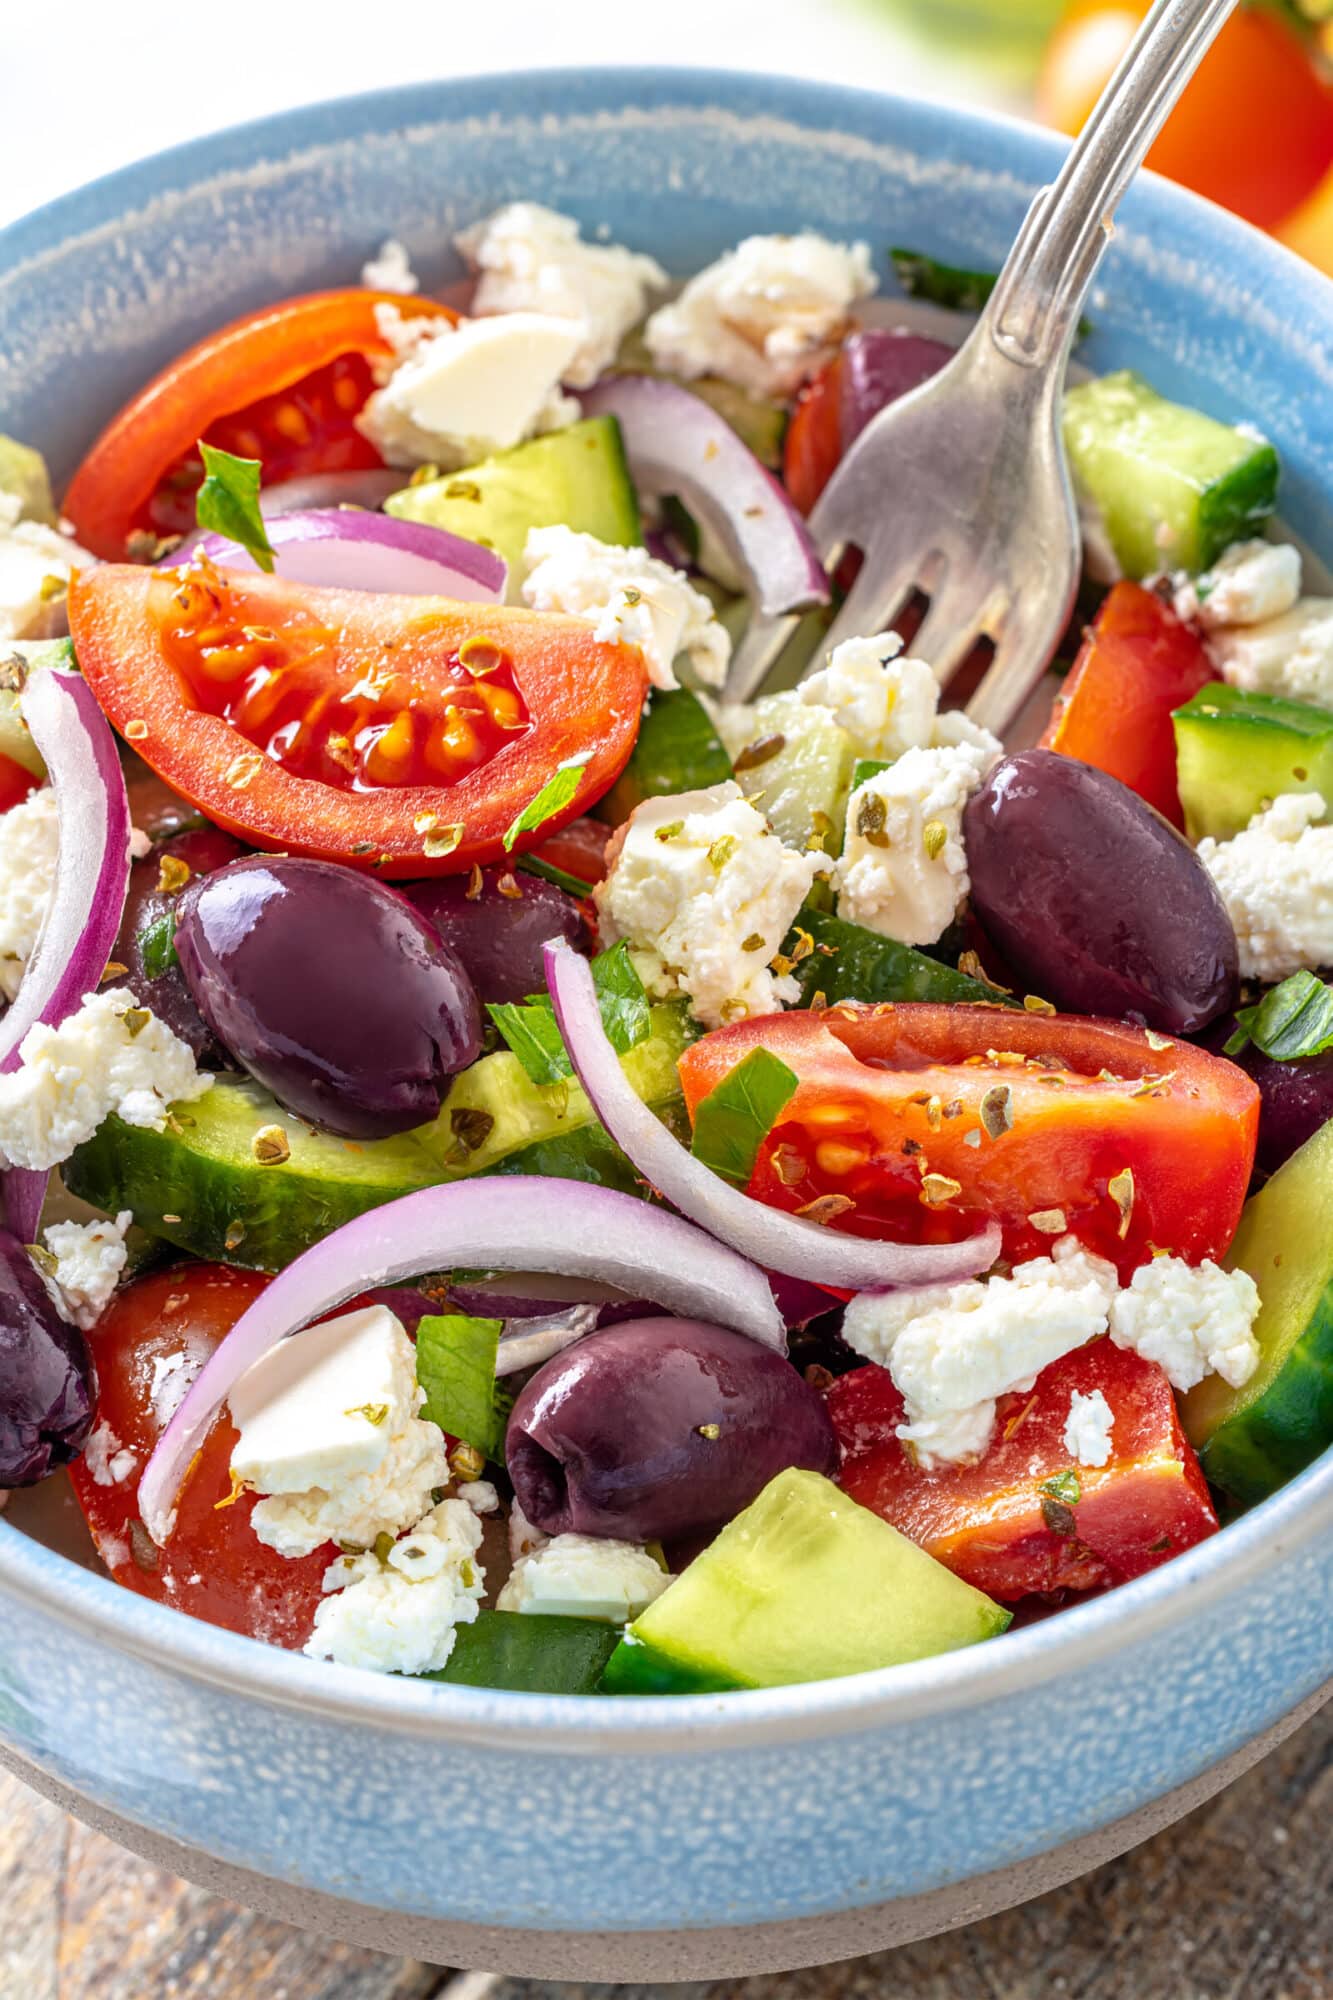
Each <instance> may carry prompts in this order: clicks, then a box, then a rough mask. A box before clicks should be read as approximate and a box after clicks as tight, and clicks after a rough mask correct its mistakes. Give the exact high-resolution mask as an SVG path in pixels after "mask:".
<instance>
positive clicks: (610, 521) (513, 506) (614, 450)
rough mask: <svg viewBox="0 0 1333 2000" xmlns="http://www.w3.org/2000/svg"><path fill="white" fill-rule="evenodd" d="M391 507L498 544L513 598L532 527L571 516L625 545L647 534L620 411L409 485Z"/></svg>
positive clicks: (589, 531)
mask: <svg viewBox="0 0 1333 2000" xmlns="http://www.w3.org/2000/svg"><path fill="white" fill-rule="evenodd" d="M384 511H385V513H386V514H396V515H397V516H398V517H399V519H400V520H403V521H425V522H426V523H427V524H428V526H430V527H432V528H447V529H448V531H449V533H450V534H452V535H462V536H463V537H464V538H465V539H466V540H467V541H470V542H481V543H482V544H483V545H484V546H485V547H486V548H491V549H495V550H496V551H497V552H498V554H500V555H502V556H503V557H504V559H505V561H506V562H507V563H508V565H509V589H508V592H507V595H508V599H509V602H510V603H511V604H516V603H518V602H519V601H520V598H519V585H520V583H521V582H522V578H523V549H524V546H525V544H526V542H527V539H528V530H529V529H530V528H551V527H556V526H558V525H559V524H561V523H563V524H564V525H565V526H566V527H569V528H575V529H577V530H578V531H579V532H580V533H581V534H586V535H596V537H597V539H598V541H600V542H616V543H619V544H621V545H622V546H629V545H631V544H633V543H637V542H640V541H642V539H643V534H642V530H641V528H640V524H639V502H638V497H637V495H636V494H635V491H634V482H633V481H632V480H631V478H630V476H629V467H628V465H627V464H626V462H625V447H624V444H623V442H622V440H621V436H620V426H619V424H618V423H617V422H616V420H615V418H614V417H587V418H585V419H584V420H583V422H582V423H577V424H570V425H569V426H568V428H567V429H565V430H562V431H551V432H549V433H548V434H547V435H546V436H545V437H537V438H532V439H530V440H529V442H528V443H527V444H517V445H515V446H514V447H513V448H512V450H510V451H501V452H497V453H496V454H495V456H494V458H485V459H483V460H482V461H481V463H480V465H469V466H467V467H466V468H465V469H464V470H463V471H461V472H450V473H447V474H446V475H445V476H444V477H443V478H440V479H427V480H423V481H422V483H421V484H420V485H419V486H405V487H404V488H403V489H402V491H401V492H400V493H391V494H390V495H389V498H388V499H387V500H386V501H385V503H384Z"/></svg>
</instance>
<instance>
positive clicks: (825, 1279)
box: [543, 938, 1000, 1292]
mask: <svg viewBox="0 0 1333 2000" xmlns="http://www.w3.org/2000/svg"><path fill="white" fill-rule="evenodd" d="M543 956H544V958H545V961H546V983H547V986H548V987H549V988H550V992H551V1000H552V1002H553V1004H554V1006H555V1018H556V1021H557V1023H558V1024H559V1028H560V1033H561V1035H562V1036H563V1037H564V1042H565V1047H566V1049H567V1050H568V1051H569V1059H570V1061H571V1062H572V1063H573V1065H574V1070H575V1073H576V1075H577V1076H578V1079H579V1082H580V1083H581V1084H582V1085H583V1088H584V1089H585V1090H586V1091H587V1093H588V1099H589V1102H590V1103H591V1105H592V1108H593V1110H594V1111H595V1112H596V1113H597V1116H598V1118H599V1119H600V1120H601V1122H602V1124H603V1125H604V1126H605V1127H606V1129H607V1131H608V1132H609V1133H610V1134H611V1137H612V1138H613V1139H614V1140H615V1142H616V1144H617V1145H618V1146H619V1147H620V1149H621V1151H622V1152H623V1153H624V1154H625V1155H626V1156H627V1158H628V1159H629V1160H631V1161H632V1162H633V1164H634V1165H635V1166H636V1167H637V1168H638V1170H639V1172H640V1173H641V1174H642V1175H643V1177H644V1179H645V1180H647V1181H648V1182H649V1183H650V1184H651V1186H653V1187H654V1188H656V1190H657V1192H658V1193H659V1194H660V1195H661V1196H662V1197H663V1198H664V1199H665V1200H666V1201H669V1202H670V1203H671V1205H672V1207H673V1208H678V1209H679V1210H680V1212H681V1214H682V1215H687V1216H688V1217H689V1218H690V1220H691V1222H697V1223H698V1224H699V1226H700V1227H701V1228H702V1229H707V1230H709V1231H711V1233H712V1234H713V1235H714V1236H716V1237H717V1238H718V1239H719V1240H720V1241H721V1242H723V1243H727V1244H730V1246H731V1248H732V1249H733V1250H737V1251H739V1252H740V1254H741V1255H742V1256H743V1257H747V1258H749V1259H750V1260H751V1262H752V1263H755V1264H759V1265H761V1266H763V1267H764V1268H765V1269H766V1270H769V1271H777V1272H782V1273H784V1274H786V1275H787V1276H790V1277H797V1278H805V1279H807V1280H809V1281H810V1282H812V1283H814V1284H817V1285H837V1286H839V1287H840V1288H842V1289H844V1290H847V1291H857V1292H876V1291H887V1290H889V1289H890V1288H891V1287H894V1288H896V1287H898V1286H901V1285H926V1284H952V1283H954V1282H955V1281H956V1280H958V1279H960V1278H970V1277H972V1276H973V1275H974V1274H975V1273H976V1272H977V1271H984V1270H985V1268H986V1266H987V1265H988V1264H992V1263H993V1262H994V1261H995V1258H996V1257H997V1255H998V1254H999V1249H1000V1231H999V1228H998V1227H997V1226H996V1224H994V1223H992V1224H990V1226H989V1227H988V1228H986V1229H984V1230H982V1231H981V1232H980V1234H978V1235H976V1236H970V1237H968V1238H966V1239H965V1241H963V1242H962V1243H885V1242H877V1241H872V1240H870V1239H868V1238H866V1237H863V1236H844V1235H841V1234H840V1233H839V1232H838V1231H837V1230H835V1229H828V1228H825V1227H824V1226H823V1225H822V1224H820V1223H817V1222H807V1221H805V1220H804V1219H803V1218H802V1217H801V1216H798V1215H787V1214H784V1213H783V1212H782V1211H781V1210H780V1209H776V1208H767V1207H765V1205H764V1203H763V1202H761V1201H754V1200H752V1199H751V1197H750V1196H749V1195H747V1194H742V1193H741V1191H740V1189H739V1188H734V1187H731V1186H729V1185H728V1183H727V1182H726V1181H724V1180H721V1179H719V1177H718V1176H717V1175H716V1174H715V1173H713V1172H712V1171H711V1169H710V1168H708V1167H706V1166H704V1165H703V1164H702V1162H700V1161H699V1160H696V1159H695V1158H694V1156H693V1154H691V1153H690V1152H689V1151H688V1150H687V1149H686V1147H684V1146H682V1145H681V1143H680V1141H679V1140H678V1139H675V1138H673V1137H672V1135H671V1133H670V1132H668V1131H667V1129H666V1127H665V1125H663V1124H662V1122H661V1121H660V1119H658V1118H657V1117H656V1116H655V1114H654V1113H653V1112H652V1111H651V1110H650V1109H649V1108H648V1106H647V1105H646V1104H645V1103H644V1102H643V1101H642V1099H641V1098H639V1097H638V1096H636V1095H635V1092H634V1090H633V1087H632V1086H631V1085H630V1083H629V1082H628V1081H627V1079H626V1077H625V1073H624V1071H623V1070H622V1069H621V1067H620V1058H619V1057H618V1056H617V1054H616V1052H615V1050H614V1049H613V1048H612V1046H611V1044H610V1042H609V1041H608V1040H607V1037H606V1030H605V1029H604V1028H603V1026H602V1015H601V1009H600V1007H599V1005H598V1002H597V989H596V987H595V986H594V985H593V980H592V974H591V972H590V971H589V970H588V964H587V960H586V959H583V958H580V956H579V955H578V953H577V952H576V951H572V950H571V949H570V947H569V946H568V945H567V944H566V943H565V941H564V939H563V938H553V939H552V940H551V942H550V943H549V944H548V945H547V946H546V947H545V949H544V953H543Z"/></svg>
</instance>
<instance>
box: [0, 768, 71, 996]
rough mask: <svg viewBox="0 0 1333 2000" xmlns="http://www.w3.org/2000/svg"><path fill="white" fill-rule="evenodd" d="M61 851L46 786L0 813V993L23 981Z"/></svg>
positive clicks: (52, 799) (52, 803)
mask: <svg viewBox="0 0 1333 2000" xmlns="http://www.w3.org/2000/svg"><path fill="white" fill-rule="evenodd" d="M59 852H60V826H59V822H58V820H57V818H56V795H55V793H54V792H53V791H52V790H51V788H50V786H49V785H46V786H43V788H42V789H41V791H37V792H30V793H29V794H28V796H27V798H26V799H23V800H21V801H20V803H19V804H18V805H16V806H11V807H10V808H9V811H8V812H6V813H0V993H2V994H3V995H4V997H5V999H6V1000H12V999H13V998H14V995H15V994H16V993H17V992H18V990H19V987H20V985H21V984H22V981H23V974H24V970H25V968H26V967H27V963H28V960H29V959H30V958H31V957H32V953H33V947H34V946H35V945H36V943H37V933H38V932H39V931H40V930H41V927H42V919H43V917H45V915H46V906H47V904H48V903H49V902H50V900H51V891H52V889H53V888H54V887H55V879H56V862H57V859H58V857H59Z"/></svg>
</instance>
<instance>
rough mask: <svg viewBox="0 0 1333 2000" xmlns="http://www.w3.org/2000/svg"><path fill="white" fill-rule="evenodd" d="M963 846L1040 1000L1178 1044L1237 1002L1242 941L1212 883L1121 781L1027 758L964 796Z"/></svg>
mask: <svg viewBox="0 0 1333 2000" xmlns="http://www.w3.org/2000/svg"><path fill="white" fill-rule="evenodd" d="M963 839H964V844H965V846H966V848H967V865H968V871H969V873H970V875H971V877H972V906H973V909H974V910H975V911H976V914H977V916H978V918H979V919H980V921H981V924H982V927H983V929H984V930H985V931H986V932H987V934H988V935H989V937H990V938H991V939H992V940H993V941H994V943H995V945H996V946H997V948H998V949H999V950H1000V952H1002V953H1003V955H1004V957H1005V958H1006V959H1007V960H1008V961H1009V963H1010V964H1011V965H1012V966H1013V968H1014V970H1015V971H1016V972H1017V973H1018V974H1019V975H1020V977H1021V979H1022V980H1023V981H1024V983H1025V984H1026V985H1027V986H1028V987H1029V988H1030V989H1031V990H1032V992H1034V993H1038V994H1041V995H1043V996H1044V997H1045V998H1046V999H1047V1000H1052V1001H1054V1003H1055V1005H1056V1006H1057V1007H1059V1008H1061V1009H1063V1010H1064V1011H1065V1012H1067V1013H1072V1014H1107V1015H1112V1016H1115V1015H1123V1016H1126V1017H1128V1018H1129V1019H1130V1020H1134V1021H1142V1022H1145V1023H1146V1024H1147V1025H1148V1026H1149V1027H1151V1028H1161V1029H1164V1030H1165V1031H1166V1032H1167V1033H1169V1034H1176V1035H1188V1034H1193V1033H1195V1032H1196V1031H1197V1030H1198V1029H1200V1028H1202V1027H1205V1026H1206V1025H1207V1023H1208V1022H1209V1021H1212V1020H1214V1019H1215V1018H1216V1017H1217V1015H1218V1014H1220V1013H1221V1012H1222V1011H1223V1009H1224V1008H1226V1007H1228V1006H1229V1005H1230V1004H1231V1001H1232V999H1233V997H1234V995H1235V991H1236V938H1235V933H1234V932H1233V931H1232V928H1231V920H1230V918H1229V917H1228V916H1227V913H1226V910H1225V908H1224V906H1223V903H1222V899H1221V897H1220V896H1219V895H1218V893H1217V890H1216V888H1215V887H1214V885H1213V881H1212V877H1211V876H1210V875H1209V873H1208V871H1207V869H1206V868H1205V867H1204V865H1203V863H1202V862H1201V861H1200V860H1199V858H1198V856H1197V855H1196V854H1195V852H1194V849H1193V848H1192V847H1191V846H1190V845H1189V842H1188V841H1186V840H1185V839H1183V838H1182V836H1181V835H1180V834H1178V833H1177V832H1176V830H1175V828H1174V827H1172V826H1168V824H1167V822H1166V821H1165V820H1164V819H1163V818H1162V816H1161V814H1160V813H1157V812H1154V811H1153V809H1152V807H1151V806H1149V805H1145V804H1144V802H1143V800H1142V799H1141V798H1139V796H1138V795H1137V793H1135V792H1131V791H1130V789H1129V787H1128V785H1122V784H1121V782H1120V780H1119V779H1118V778H1113V777H1111V776H1110V775H1109V773H1107V772H1106V771H1097V770H1094V769H1093V767H1092V765H1091V764H1081V763H1079V762H1078V760H1077V759H1076V758H1073V757H1062V756H1060V755H1059V754H1058V753H1057V752H1056V751H1054V750H1022V751H1020V752H1019V753H1018V755H1017V756H1014V757H1005V758H1002V759H1001V761H1000V762H999V763H998V764H997V765H996V766H995V769H994V770H993V771H992V772H991V774H990V776H989V777H988V778H987V780H986V782H985V784H984V785H982V787H981V789H980V790H979V791H978V792H976V793H974V794H973V796H972V797H971V798H970V799H969V800H968V803H967V807H966V809H965V811H964V814H963Z"/></svg>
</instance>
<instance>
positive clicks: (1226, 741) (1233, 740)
mask: <svg viewBox="0 0 1333 2000" xmlns="http://www.w3.org/2000/svg"><path fill="white" fill-rule="evenodd" d="M1171 720H1172V722H1173V723H1174V724H1175V731H1176V783H1177V785H1178V786H1179V789H1180V802H1181V804H1182V805H1183V806H1184V808H1185V831H1186V832H1187V833H1188V835H1189V837H1190V839H1191V840H1202V839H1203V837H1204V835H1205V834H1211V835H1212V837H1213V839H1214V840H1230V839H1231V836H1232V835H1233V834H1236V833H1239V832H1240V831H1241V830H1242V828H1244V827H1246V826H1248V825H1249V823H1250V821H1251V820H1252V819H1253V818H1254V816H1255V814H1256V813H1257V812H1262V811H1263V809H1264V807H1265V806H1266V805H1269V804H1271V803H1272V801H1273V800H1274V799H1275V798H1278V797H1279V796H1280V795H1281V794H1282V793H1283V792H1321V793H1322V794H1323V796H1324V799H1325V801H1326V803H1327V804H1328V807H1329V809H1330V811H1333V714H1331V713H1330V712H1329V710H1328V709H1326V708H1312V707H1311V706H1310V705H1309V704H1308V703H1307V702H1303V701H1283V700H1282V699H1281V697H1280V696H1278V695H1271V694H1244V693H1242V691H1241V690H1240V689H1239V688H1233V687H1229V686H1228V685H1227V683H1226V682H1225V681H1213V682H1210V683H1209V685H1208V686H1207V687H1205V688H1201V689H1200V690H1199V692H1198V694H1196V695H1195V697H1194V699H1193V701H1189V702H1186V704H1185V706H1184V708H1178V709H1177V710H1176V711H1175V714H1174V715H1173V716H1172V718H1171Z"/></svg>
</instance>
